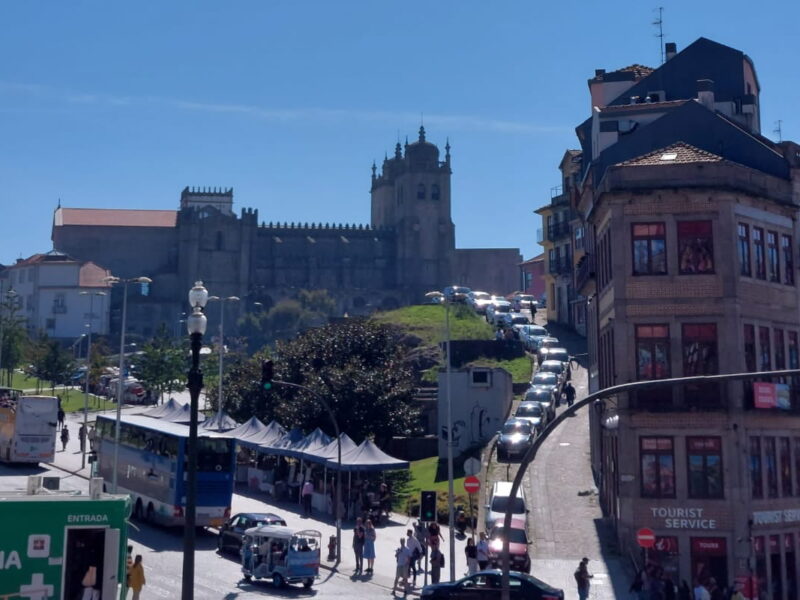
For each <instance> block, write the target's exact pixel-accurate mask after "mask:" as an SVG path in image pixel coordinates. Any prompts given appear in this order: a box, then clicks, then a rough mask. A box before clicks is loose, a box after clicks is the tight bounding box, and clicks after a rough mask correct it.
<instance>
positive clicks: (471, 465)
mask: <svg viewBox="0 0 800 600" xmlns="http://www.w3.org/2000/svg"><path fill="white" fill-rule="evenodd" d="M480 472H481V461H479V460H478V459H477V458H468V459H467V460H465V461H464V473H466V474H467V475H477V474H478V473H480Z"/></svg>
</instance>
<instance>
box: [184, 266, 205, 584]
mask: <svg viewBox="0 0 800 600" xmlns="http://www.w3.org/2000/svg"><path fill="white" fill-rule="evenodd" d="M206 302H208V290H206V288H204V287H203V282H202V281H195V283H194V287H193V288H192V289H191V290H189V304H191V306H192V313H191V314H190V315H189V316H188V317H187V319H186V328H187V329H188V330H189V338H190V340H191V348H192V368H191V369H190V370H189V376H188V381H187V382H186V387H187V388H189V397H190V398H191V401H190V403H189V443H188V446H187V454H186V461H187V462H186V525H185V527H184V530H183V578H182V580H181V600H192V599H193V598H194V546H195V526H196V525H197V412H198V410H199V408H200V407H199V404H200V390H201V389H202V388H203V372H202V371H201V370H200V347H201V346H202V345H203V334H204V333H205V332H206V325H207V323H208V321H207V320H206V316H205V315H204V314H203V307H204V306H205V305H206Z"/></svg>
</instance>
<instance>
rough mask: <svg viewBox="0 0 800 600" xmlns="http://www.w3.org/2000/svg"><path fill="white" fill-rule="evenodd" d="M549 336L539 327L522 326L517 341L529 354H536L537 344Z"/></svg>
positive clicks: (545, 330)
mask: <svg viewBox="0 0 800 600" xmlns="http://www.w3.org/2000/svg"><path fill="white" fill-rule="evenodd" d="M549 335H550V334H549V333H547V329H545V328H544V327H542V326H541V325H523V326H522V327H520V328H519V339H520V341H521V342H522V343H523V345H524V346H525V348H527V349H528V351H529V352H536V351H537V350H538V349H539V343H540V342H541V341H542V340H543V339H544V338H546V337H548V336H549Z"/></svg>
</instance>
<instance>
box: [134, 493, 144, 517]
mask: <svg viewBox="0 0 800 600" xmlns="http://www.w3.org/2000/svg"><path fill="white" fill-rule="evenodd" d="M143 516H144V515H143V514H142V499H141V498H137V499H136V504H135V505H134V507H133V518H134V519H137V520H139V521H141V520H142V517H143Z"/></svg>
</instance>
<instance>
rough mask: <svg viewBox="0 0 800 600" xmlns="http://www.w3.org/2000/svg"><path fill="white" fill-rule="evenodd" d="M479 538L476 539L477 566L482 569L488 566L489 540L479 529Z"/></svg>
mask: <svg viewBox="0 0 800 600" xmlns="http://www.w3.org/2000/svg"><path fill="white" fill-rule="evenodd" d="M480 538H481V539H480V540H479V541H478V547H477V553H478V568H479V569H480V570H481V571H483V570H484V569H486V567H488V566H489V542H488V541H487V540H486V534H485V533H484V532H483V531H481V533H480Z"/></svg>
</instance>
